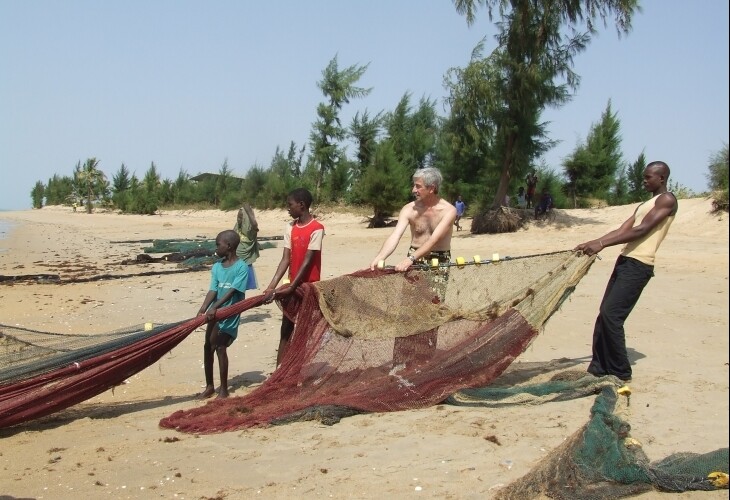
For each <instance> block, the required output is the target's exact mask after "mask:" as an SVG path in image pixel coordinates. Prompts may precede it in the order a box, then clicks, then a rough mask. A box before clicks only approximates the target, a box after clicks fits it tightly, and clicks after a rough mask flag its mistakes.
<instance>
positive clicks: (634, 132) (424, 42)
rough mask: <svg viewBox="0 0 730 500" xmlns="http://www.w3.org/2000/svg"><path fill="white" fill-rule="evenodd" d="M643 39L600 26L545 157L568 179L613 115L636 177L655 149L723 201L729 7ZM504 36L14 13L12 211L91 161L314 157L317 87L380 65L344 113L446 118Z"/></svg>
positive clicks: (7, 110)
mask: <svg viewBox="0 0 730 500" xmlns="http://www.w3.org/2000/svg"><path fill="white" fill-rule="evenodd" d="M642 7H643V12H642V13H640V14H638V15H637V16H636V17H635V19H634V29H633V31H632V32H631V33H630V34H629V35H628V36H625V37H622V38H619V37H618V36H617V34H616V30H615V28H614V27H613V26H611V25H609V26H608V27H607V28H605V29H603V28H601V29H600V31H599V34H598V36H597V37H595V38H594V39H593V41H592V43H591V44H590V45H589V47H588V49H587V50H586V51H585V52H584V53H583V54H581V55H580V56H578V57H577V58H576V60H575V68H574V69H575V71H576V72H577V73H578V74H579V75H581V78H582V80H581V85H580V88H579V89H578V91H577V93H576V95H575V97H574V99H573V101H572V102H571V103H569V104H568V105H566V106H564V107H562V108H560V109H557V110H548V111H547V112H546V113H545V115H544V119H545V120H547V121H549V122H551V123H550V125H549V131H550V137H551V138H552V139H556V140H560V141H561V143H560V144H559V145H558V146H557V147H556V148H554V149H553V150H552V151H550V152H549V153H548V154H547V155H546V156H545V161H546V163H547V164H548V165H549V166H552V167H554V168H556V169H559V168H560V164H561V161H562V159H563V158H564V157H565V156H566V155H568V154H570V153H571V152H572V151H573V149H574V148H575V146H576V144H577V143H578V141H580V140H582V139H584V138H585V136H586V134H587V133H588V130H589V128H590V126H591V124H593V123H595V122H597V121H598V120H599V118H600V115H601V113H602V112H603V110H604V109H605V107H606V104H607V102H608V100H609V99H611V102H612V107H613V110H614V111H616V112H617V113H618V118H619V120H620V121H621V133H622V138H623V142H622V150H623V152H624V159H625V160H626V161H627V162H632V161H634V160H635V159H636V158H637V157H638V155H639V154H640V153H641V152H642V151H643V152H644V153H645V154H646V157H647V160H649V161H651V160H659V159H660V160H664V161H666V162H667V163H669V165H670V167H671V168H672V178H671V180H673V181H675V182H678V183H680V184H682V185H684V186H686V187H689V188H691V189H693V190H695V191H698V192H700V191H704V190H706V188H707V182H706V176H705V174H706V172H707V163H708V158H709V157H710V155H711V154H712V153H714V152H716V151H718V150H719V149H720V148H722V147H723V144H724V143H726V142H728V122H729V121H730V120H729V119H728V109H729V105H728V94H729V93H730V92H729V91H728V81H729V75H728V61H729V59H730V57H729V56H728V45H729V43H728V31H729V29H728V18H729V16H728V3H727V2H726V1H723V0H696V1H693V2H687V1H686V0H685V1H679V0H646V1H644V2H643V5H642ZM494 33H495V29H494V27H493V24H492V23H491V22H489V20H488V18H487V16H486V12H485V11H480V12H479V14H478V18H477V22H476V23H475V24H474V25H473V26H471V27H468V26H467V24H466V21H465V20H464V18H463V17H460V16H459V15H457V14H456V11H455V9H454V7H453V4H452V2H451V1H450V0H368V1H358V2H355V1H348V0H310V1H301V0H280V1H273V0H272V1H268V2H261V1H253V0H237V1H233V0H219V1H214V2H203V1H189V0H154V1H147V0H144V1H143V0H126V1H124V2H106V1H102V0H93V1H92V0H88V1H84V0H66V1H62V2H61V1H56V0H48V1H40V0H0V75H2V76H0V168H2V172H3V173H4V178H5V181H4V182H2V183H0V209H12V210H15V209H26V208H30V206H31V200H30V191H31V189H32V188H33V185H34V184H35V182H36V181H38V180H40V181H43V182H44V183H45V182H47V181H48V179H49V178H50V177H51V176H52V175H53V174H54V173H57V174H59V175H71V174H72V172H73V168H74V166H75V165H76V163H77V162H79V161H81V162H82V163H83V162H84V161H85V160H86V159H87V158H90V157H96V158H97V159H99V160H100V164H99V167H100V168H101V170H103V171H104V172H105V173H106V174H107V176H108V177H109V179H110V180H111V177H112V175H113V174H114V173H115V172H117V170H118V169H119V167H120V165H121V164H122V163H124V164H125V165H126V166H127V168H129V169H130V170H131V171H132V172H134V173H136V174H137V176H138V177H142V176H143V175H144V173H145V172H146V171H147V169H148V168H149V166H150V164H151V163H152V162H154V163H155V165H156V166H157V168H158V170H159V172H160V173H161V175H162V177H164V178H170V179H174V178H176V177H177V175H178V173H179V171H180V169H184V170H185V171H186V172H188V173H189V174H190V175H195V174H197V173H200V172H216V171H218V169H219V168H220V167H221V165H222V164H223V162H224V161H225V160H227V161H228V165H229V167H230V168H231V169H232V170H233V172H234V174H236V175H240V176H243V175H245V173H246V171H247V170H248V169H249V168H250V167H251V166H252V165H255V164H258V165H260V166H263V167H267V166H268V165H269V163H270V160H271V158H272V156H273V154H274V152H275V150H276V147H277V146H280V147H281V148H282V149H287V148H288V146H289V143H290V142H291V141H295V142H296V143H297V144H298V145H299V146H301V145H304V144H306V143H307V142H308V138H309V132H310V130H311V124H312V122H313V121H314V120H315V118H316V115H315V110H316V107H317V104H318V103H319V102H321V101H322V100H323V96H322V94H321V92H320V91H319V89H318V88H317V85H316V83H317V82H318V81H319V80H320V79H321V75H322V70H323V69H324V68H325V67H326V66H327V64H328V63H329V61H330V60H331V59H332V58H333V57H335V56H337V58H338V63H339V66H340V68H345V67H347V66H351V65H365V64H369V67H368V69H367V72H366V73H365V75H364V77H363V78H362V80H361V81H360V82H359V84H360V85H361V86H363V87H372V92H371V94H370V95H369V96H368V97H367V98H365V99H361V100H355V101H353V102H351V103H350V105H349V106H347V107H346V108H345V109H344V110H343V114H342V117H343V118H344V119H345V120H346V123H349V118H350V117H351V116H352V115H354V113H355V112H356V111H361V112H362V111H365V110H367V111H369V112H370V113H371V114H375V113H377V112H378V111H381V110H386V111H389V110H392V109H393V108H394V107H395V105H396V104H397V102H398V101H399V99H400V98H401V97H402V96H403V94H404V93H405V92H410V93H411V94H412V96H413V102H414V103H416V102H417V101H418V99H420V98H421V97H429V98H431V99H434V100H436V101H437V102H438V108H437V109H438V111H439V113H441V114H445V112H444V108H443V105H442V104H443V98H444V97H445V96H446V91H445V90H444V88H443V77H444V75H445V73H446V72H447V70H448V69H449V68H451V67H455V66H464V65H465V64H466V63H467V62H468V61H469V57H470V55H471V51H472V49H473V48H474V46H475V45H476V44H477V43H478V42H479V40H481V39H482V38H483V37H484V36H486V37H487V46H486V47H487V48H488V49H491V48H492V47H493V34H494Z"/></svg>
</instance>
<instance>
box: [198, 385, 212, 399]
mask: <svg viewBox="0 0 730 500" xmlns="http://www.w3.org/2000/svg"><path fill="white" fill-rule="evenodd" d="M213 394H215V389H214V388H213V386H210V385H209V386H207V387H206V388H205V390H204V391H203V392H201V393H200V394H198V396H197V397H198V399H208V398H209V397H211V396H212V395H213Z"/></svg>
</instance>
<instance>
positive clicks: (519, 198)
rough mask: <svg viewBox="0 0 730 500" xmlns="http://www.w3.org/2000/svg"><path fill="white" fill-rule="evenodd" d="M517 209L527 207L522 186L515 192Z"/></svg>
mask: <svg viewBox="0 0 730 500" xmlns="http://www.w3.org/2000/svg"><path fill="white" fill-rule="evenodd" d="M517 207H518V208H526V207H527V194H526V193H525V188H524V187H523V186H520V188H519V189H518V190H517Z"/></svg>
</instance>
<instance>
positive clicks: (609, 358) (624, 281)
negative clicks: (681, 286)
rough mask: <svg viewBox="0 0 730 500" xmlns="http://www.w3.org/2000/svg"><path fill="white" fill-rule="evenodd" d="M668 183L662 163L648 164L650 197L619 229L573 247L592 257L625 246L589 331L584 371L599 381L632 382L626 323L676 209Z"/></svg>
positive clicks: (646, 186) (646, 174) (646, 176)
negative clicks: (589, 352) (590, 340)
mask: <svg viewBox="0 0 730 500" xmlns="http://www.w3.org/2000/svg"><path fill="white" fill-rule="evenodd" d="M668 180H669V166H668V165H667V164H666V163H664V162H663V161H654V162H651V163H649V164H648V165H647V166H646V168H645V169H644V189H645V190H647V191H649V192H650V193H651V194H652V198H651V199H650V200H649V201H646V202H644V203H641V204H640V205H639V206H638V207H637V208H636V210H634V213H633V214H632V215H631V217H629V218H628V219H626V221H625V222H624V223H623V224H621V227H619V228H618V229H614V230H613V231H611V232H608V233H606V234H604V235H603V236H601V237H600V238H597V239H595V240H590V241H586V242H585V243H581V244H580V245H578V246H576V247H575V250H576V251H579V252H582V253H584V254H586V255H596V254H597V253H598V252H600V251H601V250H603V249H604V248H606V247H610V246H613V245H619V244H622V243H625V244H626V245H625V246H624V248H623V250H622V251H621V255H619V257H618V259H617V260H616V264H615V265H614V268H613V273H612V274H611V278H610V279H609V280H608V285H606V291H605V293H604V295H603V300H602V301H601V306H600V308H599V312H598V317H597V318H596V324H595V327H594V329H593V357H592V359H591V363H590V365H588V373H591V374H593V375H595V376H597V377H600V376H603V375H614V376H616V377H618V378H619V379H621V380H623V381H625V382H629V381H630V380H631V374H632V370H631V363H630V361H629V357H628V353H627V351H626V333H625V332H624V322H625V321H626V318H628V317H629V314H631V311H632V310H633V308H634V306H635V305H636V303H637V302H638V300H639V297H640V296H641V292H642V291H643V290H644V287H645V286H646V284H647V283H648V282H649V280H650V279H651V278H652V276H654V260H655V257H656V252H657V250H659V245H661V243H662V241H664V237H665V236H666V235H667V232H668V231H669V227H670V226H671V225H672V222H673V221H674V217H675V215H676V214H677V208H678V206H679V205H678V203H677V198H676V197H675V196H674V194H672V193H671V192H669V191H668V190H667V181H668Z"/></svg>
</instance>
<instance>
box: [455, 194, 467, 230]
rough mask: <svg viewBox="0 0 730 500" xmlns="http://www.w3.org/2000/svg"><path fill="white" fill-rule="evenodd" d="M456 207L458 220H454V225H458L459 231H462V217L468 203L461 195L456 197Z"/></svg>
mask: <svg viewBox="0 0 730 500" xmlns="http://www.w3.org/2000/svg"><path fill="white" fill-rule="evenodd" d="M454 208H456V220H455V221H454V225H455V226H456V230H457V231H461V218H462V217H463V216H464V212H465V211H466V203H464V201H463V200H462V199H461V195H459V196H457V197H456V201H455V202H454Z"/></svg>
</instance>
